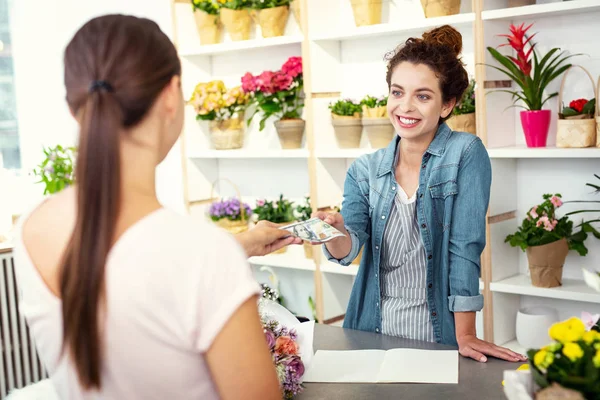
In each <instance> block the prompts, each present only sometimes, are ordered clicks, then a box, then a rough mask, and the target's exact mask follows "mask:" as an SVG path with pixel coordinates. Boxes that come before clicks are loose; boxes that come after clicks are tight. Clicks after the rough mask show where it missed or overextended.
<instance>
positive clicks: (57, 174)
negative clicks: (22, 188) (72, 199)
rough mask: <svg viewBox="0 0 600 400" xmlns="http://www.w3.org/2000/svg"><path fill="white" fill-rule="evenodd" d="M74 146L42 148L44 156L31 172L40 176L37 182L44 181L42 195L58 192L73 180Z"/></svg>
mask: <svg viewBox="0 0 600 400" xmlns="http://www.w3.org/2000/svg"><path fill="white" fill-rule="evenodd" d="M76 152H77V150H76V149H75V147H63V146H61V145H57V146H55V147H50V148H44V155H45V156H46V158H45V159H44V161H42V162H41V163H40V164H39V165H38V166H37V168H35V169H34V170H33V174H34V175H35V176H37V177H39V178H40V180H39V181H38V183H44V185H45V187H44V195H46V194H54V193H57V192H60V191H61V190H63V189H64V188H66V187H68V186H70V185H72V184H73V183H74V182H75V158H76Z"/></svg>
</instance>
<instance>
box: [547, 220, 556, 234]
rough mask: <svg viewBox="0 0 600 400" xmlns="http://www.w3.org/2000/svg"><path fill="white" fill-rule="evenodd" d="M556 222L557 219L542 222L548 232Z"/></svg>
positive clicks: (554, 226)
mask: <svg viewBox="0 0 600 400" xmlns="http://www.w3.org/2000/svg"><path fill="white" fill-rule="evenodd" d="M557 223H558V221H557V220H553V221H547V222H545V223H544V229H545V230H547V231H548V232H552V231H553V230H554V228H556V224H557Z"/></svg>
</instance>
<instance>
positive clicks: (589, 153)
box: [487, 146, 600, 158]
mask: <svg viewBox="0 0 600 400" xmlns="http://www.w3.org/2000/svg"><path fill="white" fill-rule="evenodd" d="M487 151H488V154H489V156H490V158H600V148H597V147H586V148H583V149H566V148H558V147H538V148H528V147H526V146H511V147H499V148H489V149H487Z"/></svg>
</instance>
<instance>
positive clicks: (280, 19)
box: [250, 0, 290, 38]
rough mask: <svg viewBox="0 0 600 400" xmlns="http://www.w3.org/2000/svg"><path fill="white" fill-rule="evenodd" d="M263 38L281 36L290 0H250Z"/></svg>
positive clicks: (288, 11) (287, 15)
mask: <svg viewBox="0 0 600 400" xmlns="http://www.w3.org/2000/svg"><path fill="white" fill-rule="evenodd" d="M250 8H251V9H252V10H255V11H256V20H257V23H258V25H259V26H260V29H261V32H262V36H263V37H265V38H268V37H275V36H283V33H284V32H285V26H286V25H287V21H288V17H289V15H290V0H250Z"/></svg>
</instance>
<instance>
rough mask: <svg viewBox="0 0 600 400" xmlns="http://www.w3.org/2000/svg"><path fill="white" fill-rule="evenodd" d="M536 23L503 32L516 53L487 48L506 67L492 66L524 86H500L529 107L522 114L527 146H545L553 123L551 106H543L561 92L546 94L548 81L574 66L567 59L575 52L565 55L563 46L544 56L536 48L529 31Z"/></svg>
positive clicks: (551, 50)
mask: <svg viewBox="0 0 600 400" xmlns="http://www.w3.org/2000/svg"><path fill="white" fill-rule="evenodd" d="M532 25H533V24H531V25H528V26H527V27H525V24H521V25H519V26H516V25H512V24H511V25H510V32H511V34H510V35H502V36H504V37H506V38H507V39H508V42H507V43H504V44H502V45H501V46H510V47H512V49H513V50H514V51H515V52H516V57H512V56H505V55H502V54H500V52H498V50H496V49H494V48H493V47H488V48H487V50H488V51H489V53H490V54H491V55H492V57H493V58H494V59H495V60H496V61H498V62H499V63H500V64H501V65H502V67H503V68H501V67H497V66H493V65H492V66H491V67H492V68H494V69H496V70H498V71H500V72H502V73H504V74H506V75H507V76H508V77H509V78H510V79H512V80H513V81H515V83H516V84H517V85H518V86H519V87H520V88H521V90H520V91H516V90H514V91H513V90H499V92H507V93H510V94H511V95H512V98H513V100H514V101H518V100H521V101H522V102H523V104H524V105H522V106H519V107H522V108H524V109H525V111H521V114H520V116H521V125H522V126H523V131H524V133H525V139H526V142H527V146H528V147H545V146H546V139H547V137H548V129H549V127H550V110H542V107H543V106H544V104H546V102H547V101H548V100H549V99H551V98H553V97H555V96H557V95H558V92H554V93H551V94H549V95H547V96H545V95H544V91H545V90H546V87H547V86H548V84H550V83H551V82H552V81H554V79H556V78H557V77H559V76H560V75H561V74H562V73H563V72H565V71H566V70H567V69H569V68H570V67H571V64H566V61H567V59H569V58H571V57H574V56H575V54H573V55H565V54H564V52H563V51H560V49H559V48H552V49H550V51H549V52H548V53H546V54H545V55H544V56H543V57H542V58H541V59H540V58H539V57H538V55H537V52H536V51H535V43H533V42H532V41H531V39H532V38H533V37H534V36H535V34H534V35H531V36H527V31H528V30H529V29H530V28H531V26H532ZM532 54H533V65H532V59H531V55H532Z"/></svg>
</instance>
